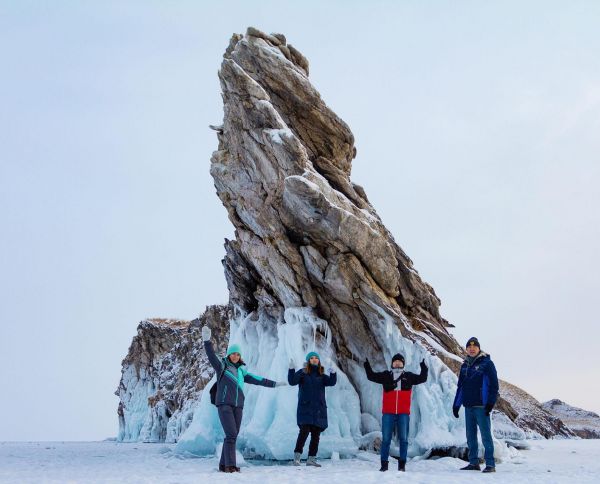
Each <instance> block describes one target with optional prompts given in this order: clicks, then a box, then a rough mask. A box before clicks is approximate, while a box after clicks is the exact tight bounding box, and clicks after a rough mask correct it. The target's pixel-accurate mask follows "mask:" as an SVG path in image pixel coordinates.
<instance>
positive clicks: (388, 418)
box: [381, 413, 410, 462]
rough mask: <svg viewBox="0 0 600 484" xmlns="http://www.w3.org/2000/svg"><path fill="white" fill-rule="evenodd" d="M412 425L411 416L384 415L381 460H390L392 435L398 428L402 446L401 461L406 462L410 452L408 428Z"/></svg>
mask: <svg viewBox="0 0 600 484" xmlns="http://www.w3.org/2000/svg"><path fill="white" fill-rule="evenodd" d="M409 424H410V415H409V414H407V413H401V414H399V415H397V414H394V413H384V414H383V415H382V416H381V434H382V437H381V440H382V442H381V460H382V461H386V462H387V461H388V460H389V458H390V444H391V443H392V433H393V431H394V428H396V434H397V435H398V440H399V444H400V460H403V461H405V462H406V453H407V451H408V426H409Z"/></svg>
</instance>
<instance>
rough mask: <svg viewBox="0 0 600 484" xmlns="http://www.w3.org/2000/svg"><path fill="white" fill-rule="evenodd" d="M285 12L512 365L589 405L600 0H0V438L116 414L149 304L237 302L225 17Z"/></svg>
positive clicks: (392, 187)
mask: <svg viewBox="0 0 600 484" xmlns="http://www.w3.org/2000/svg"><path fill="white" fill-rule="evenodd" d="M249 25H253V26H255V27H257V28H260V29H261V30H264V31H267V32H282V33H284V34H285V35H286V36H287V38H288V41H289V42H290V43H292V44H293V45H294V46H295V47H297V48H298V49H299V50H300V51H302V52H303V53H304V54H305V55H306V56H307V57H308V59H309V61H310V72H311V79H312V81H313V83H314V84H315V85H316V87H317V88H318V89H319V90H320V92H321V94H322V96H323V98H324V99H325V101H326V102H327V103H328V104H329V106H330V107H331V108H332V109H333V110H334V111H336V112H337V113H338V114H339V115H340V116H341V117H342V118H343V119H344V120H345V121H346V122H347V123H348V124H349V125H350V127H351V129H352V130H353V132H354V135H355V138H356V146H357V149H358V155H357V157H356V159H355V161H354V165H353V172H352V179H353V181H355V182H356V183H359V184H361V185H363V186H364V188H365V189H366V191H367V194H368V196H369V198H370V200H371V202H372V203H373V205H374V206H375V207H376V209H377V210H378V212H379V214H380V215H381V217H382V218H383V221H384V223H386V225H387V226H388V227H389V228H390V229H391V231H392V233H393V234H394V236H395V238H396V240H397V242H398V243H399V244H400V245H401V246H402V248H403V249H404V250H405V251H406V252H407V254H408V255H409V256H410V257H411V258H412V259H413V261H414V263H415V267H416V269H417V270H418V271H419V272H420V274H421V276H422V277H423V278H424V279H425V280H426V281H428V282H429V283H430V284H432V286H433V287H434V288H435V290H436V293H437V294H438V296H439V297H440V298H441V300H442V306H441V311H442V314H443V316H444V317H446V318H447V319H448V320H449V321H451V322H452V323H453V324H455V325H456V328H455V329H454V330H453V333H454V335H455V336H456V337H457V339H458V340H459V341H460V342H461V343H464V342H465V341H466V339H467V338H468V337H470V336H472V335H476V336H478V337H479V339H480V341H481V343H482V348H483V349H485V350H486V351H488V352H489V353H491V355H492V358H493V359H494V361H495V362H496V365H497V367H498V371H499V375H500V377H501V378H503V379H505V380H508V381H510V382H512V383H515V384H517V385H519V386H521V387H522V388H524V389H525V390H527V391H529V392H530V393H531V394H532V395H534V396H535V397H536V398H538V399H540V400H542V401H544V400H547V399H550V398H555V397H558V398H561V399H563V400H566V401H567V402H569V403H571V404H574V405H577V406H581V407H584V408H587V409H591V410H595V411H597V412H600V384H599V381H600V379H599V378H598V372H599V370H600V363H599V361H600V359H599V356H598V355H599V353H600V343H599V341H600V320H599V317H598V313H597V312H596V310H597V309H596V301H597V300H598V299H597V298H598V295H599V293H600V278H599V275H598V274H599V272H600V255H599V250H600V215H599V213H600V210H599V208H600V190H599V183H600V159H599V158H600V155H599V153H600V135H599V133H600V61H599V59H600V57H599V56H598V52H600V34H599V33H598V25H600V3H599V2H596V1H592V0H590V1H588V2H580V1H569V2H564V1H561V2H558V1H557V2H552V1H540V2H535V1H530V2H520V1H518V2H507V1H498V2H478V1H473V2H455V1H453V2H426V4H425V2H416V1H410V2H409V1H390V2H377V1H368V2H366V1H365V2H356V1H349V0H340V1H330V2H320V1H314V2H309V1H303V2H285V1H282V0H279V1H276V2H249V1H240V2H214V1H211V2H197V1H189V2H162V1H149V2H148V1H145V2H126V1H114V2H76V1H72V2H43V1H38V2H30V1H23V0H19V1H7V0H0V208H1V209H0V230H1V232H0V233H1V236H0V264H1V267H0V300H1V304H0V325H1V326H0V384H1V386H2V392H1V394H0V440H93V439H102V438H106V437H110V436H115V435H116V434H117V428H118V422H117V415H116V408H117V403H118V399H117V397H116V396H115V395H113V392H114V391H115V389H116V388H117V385H118V383H119V378H120V368H121V367H120V363H121V360H122V358H123V357H124V356H125V354H126V352H127V349H128V347H129V344H130V342H131V338H132V337H133V336H134V335H135V330H136V326H137V324H138V322H139V321H140V320H142V319H143V318H146V317H158V316H161V317H177V318H184V319H191V318H193V317H195V316H197V315H198V314H199V313H200V312H202V311H203V309H204V307H205V306H206V305H208V304H214V303H224V302H226V301H227V290H226V284H225V279H224V276H223V268H222V266H221V262H220V260H221V258H222V256H223V254H224V249H223V246H222V244H223V239H224V238H225V237H231V236H232V227H231V225H230V224H229V222H228V220H227V215H226V211H225V209H224V208H223V207H222V206H221V204H220V202H219V200H218V198H217V196H216V194H215V190H214V187H213V183H212V179H211V177H210V175H209V158H210V155H211V152H212V151H213V150H214V149H216V146H217V140H216V136H215V134H214V132H211V131H210V130H209V129H208V124H218V123H220V121H221V119H222V105H221V98H220V88H219V84H218V79H217V69H218V68H219V65H220V60H221V56H222V54H223V51H224V50H225V47H226V46H227V44H228V41H229V38H230V36H231V34H232V33H234V32H240V33H241V32H244V31H245V29H246V27H247V26H249Z"/></svg>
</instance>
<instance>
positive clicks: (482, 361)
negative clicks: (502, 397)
mask: <svg viewBox="0 0 600 484" xmlns="http://www.w3.org/2000/svg"><path fill="white" fill-rule="evenodd" d="M497 398H498V375H497V374H496V367H495V366H494V363H493V362H492V360H491V358H490V355H488V354H487V353H484V352H480V353H479V355H477V357H476V359H475V360H474V361H473V363H472V364H470V365H469V359H468V358H467V359H465V361H464V362H463V364H462V366H461V367H460V373H459V375H458V387H457V388H456V397H455V398H454V406H455V407H460V406H461V405H464V406H465V407H483V406H485V405H488V404H489V405H495V403H496V399H497Z"/></svg>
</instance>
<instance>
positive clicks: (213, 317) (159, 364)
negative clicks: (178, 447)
mask: <svg viewBox="0 0 600 484" xmlns="http://www.w3.org/2000/svg"><path fill="white" fill-rule="evenodd" d="M229 317H230V312H229V310H228V308H227V307H226V306H210V307H208V308H207V309H206V311H205V312H204V314H203V315H202V316H200V318H198V319H195V320H193V321H181V320H172V319H148V320H145V321H142V322H141V323H140V324H139V325H138V328H137V336H135V337H134V338H133V341H132V343H131V346H130V347H129V352H128V354H127V356H126V357H125V359H124V360H123V363H122V370H121V381H120V383H119V388H117V391H116V392H115V395H117V396H118V397H119V407H118V410H117V413H118V416H119V435H118V440H120V441H125V442H128V441H138V440H140V441H143V442H176V441H177V438H178V437H179V435H180V434H181V432H183V431H184V430H185V429H186V428H187V427H188V425H189V423H190V422H191V420H192V416H193V412H194V409H195V408H196V406H197V405H198V402H199V400H200V397H201V396H202V390H203V389H204V387H205V385H206V383H207V382H208V381H209V380H210V379H211V378H212V375H213V373H214V372H213V370H212V367H211V366H210V364H209V363H208V358H207V357H206V354H205V353H204V349H203V348H202V341H201V338H200V329H199V328H200V327H201V326H202V325H203V324H207V323H208V324H210V325H211V326H213V327H214V328H217V330H216V332H215V340H216V342H217V346H218V348H220V349H221V350H224V349H225V347H226V346H227V339H228V337H229V334H228V332H229V325H228V320H229Z"/></svg>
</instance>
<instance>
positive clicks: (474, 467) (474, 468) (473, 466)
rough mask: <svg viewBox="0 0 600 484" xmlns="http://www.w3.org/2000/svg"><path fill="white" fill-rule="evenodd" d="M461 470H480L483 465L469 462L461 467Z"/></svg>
mask: <svg viewBox="0 0 600 484" xmlns="http://www.w3.org/2000/svg"><path fill="white" fill-rule="evenodd" d="M460 470H461V471H480V470H481V467H479V464H469V465H468V466H466V467H461V468H460Z"/></svg>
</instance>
